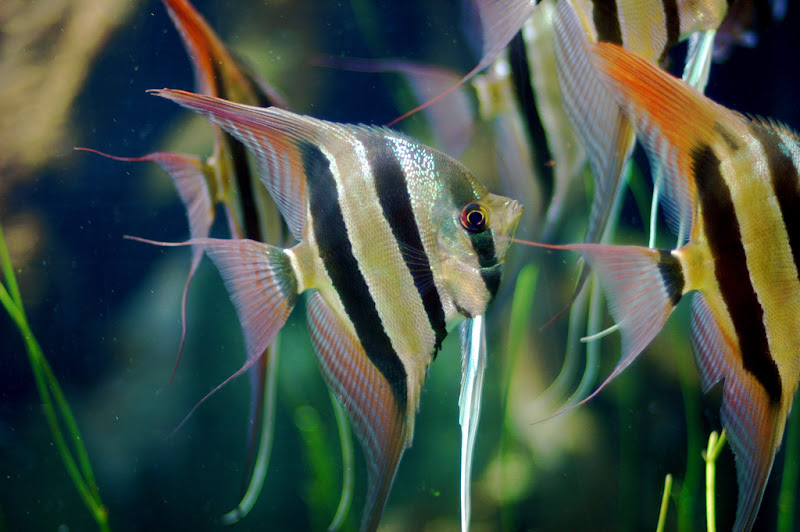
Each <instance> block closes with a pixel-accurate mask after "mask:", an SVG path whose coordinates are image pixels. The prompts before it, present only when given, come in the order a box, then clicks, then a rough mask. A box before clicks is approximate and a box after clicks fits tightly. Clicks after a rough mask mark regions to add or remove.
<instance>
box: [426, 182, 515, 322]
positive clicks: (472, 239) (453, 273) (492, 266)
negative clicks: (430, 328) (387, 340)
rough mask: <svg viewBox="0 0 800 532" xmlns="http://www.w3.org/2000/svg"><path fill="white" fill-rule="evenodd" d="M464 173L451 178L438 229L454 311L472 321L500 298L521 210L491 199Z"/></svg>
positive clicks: (438, 210)
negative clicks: (506, 262) (506, 261)
mask: <svg viewBox="0 0 800 532" xmlns="http://www.w3.org/2000/svg"><path fill="white" fill-rule="evenodd" d="M461 170H462V171H461V172H457V173H456V175H451V176H448V177H449V179H450V182H448V183H446V186H445V193H443V194H442V195H441V197H440V198H439V199H438V201H437V204H438V205H435V207H434V216H435V217H436V218H438V219H436V218H435V219H434V226H435V227H437V228H438V235H437V253H438V255H439V258H440V260H441V265H442V277H443V281H444V285H445V289H446V290H447V292H448V295H449V296H450V298H451V299H452V301H453V303H454V305H455V308H456V309H458V311H459V312H460V313H461V314H463V315H464V316H467V317H472V316H477V315H480V314H482V313H483V312H484V310H485V309H486V306H487V305H488V304H489V302H491V300H492V299H493V298H494V296H495V295H496V294H497V290H498V288H499V286H500V279H501V277H502V273H503V266H504V263H505V257H506V252H507V251H508V246H509V244H510V243H511V238H512V237H513V235H514V231H515V230H516V228H517V224H518V223H519V220H520V216H521V215H522V205H520V203H519V202H518V201H516V200H513V199H511V198H507V197H504V196H498V195H496V194H492V193H490V192H489V191H488V190H487V189H486V187H484V186H483V185H482V184H481V183H480V182H478V181H477V179H475V178H474V176H472V174H471V173H469V171H468V170H466V169H463V168H462V169H461ZM459 178H460V179H459Z"/></svg>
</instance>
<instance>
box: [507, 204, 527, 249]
mask: <svg viewBox="0 0 800 532" xmlns="http://www.w3.org/2000/svg"><path fill="white" fill-rule="evenodd" d="M523 210H524V207H523V206H522V204H521V203H520V202H518V201H517V200H513V199H510V200H508V201H506V204H505V209H504V211H503V218H504V220H505V221H504V223H503V233H504V234H505V235H506V236H507V238H508V239H509V241H510V240H511V237H513V236H514V233H515V232H516V230H517V225H519V220H520V218H521V217H522V211H523Z"/></svg>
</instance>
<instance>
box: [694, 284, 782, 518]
mask: <svg viewBox="0 0 800 532" xmlns="http://www.w3.org/2000/svg"><path fill="white" fill-rule="evenodd" d="M692 347H693V351H694V354H695V360H696V361H697V366H698V369H699V372H700V381H701V384H702V386H703V391H706V392H707V391H708V390H709V389H710V388H712V387H713V386H714V385H715V384H716V383H718V382H720V381H724V385H723V397H722V425H723V427H725V430H726V432H727V434H728V441H729V442H730V445H731V448H732V449H733V453H734V456H735V457H736V479H737V484H738V487H739V495H738V502H737V510H736V521H735V524H734V527H733V530H736V531H741V530H750V529H751V528H752V526H753V523H754V521H755V519H756V516H757V514H758V508H759V506H760V505H761V499H762V497H763V496H764V490H765V488H766V485H767V480H768V479H769V473H770V471H771V469H772V463H773V461H774V459H775V454H776V453H777V451H778V447H779V446H780V442H781V438H782V436H783V429H784V426H785V424H786V416H787V415H788V407H786V408H785V409H784V410H782V409H781V407H780V405H779V404H774V403H772V402H771V401H770V398H769V397H768V395H767V393H766V391H765V390H764V388H763V386H762V385H760V384H759V383H758V381H757V380H756V379H755V377H753V376H752V375H751V374H750V373H748V372H747V371H746V370H745V369H744V367H742V363H741V359H742V358H741V353H740V352H739V348H738V345H735V344H731V343H730V342H729V341H726V339H725V337H724V335H723V333H722V330H721V328H720V326H719V325H718V323H717V320H716V318H715V317H714V314H713V312H712V310H711V307H710V306H709V305H708V302H707V301H706V299H705V298H704V297H703V296H702V295H701V294H695V295H694V298H693V300H692Z"/></svg>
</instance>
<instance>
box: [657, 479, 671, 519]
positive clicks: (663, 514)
mask: <svg viewBox="0 0 800 532" xmlns="http://www.w3.org/2000/svg"><path fill="white" fill-rule="evenodd" d="M671 493H672V475H670V474H669V473H667V476H666V477H664V494H663V495H662V496H661V509H660V510H659V511H658V524H657V525H656V532H664V526H665V525H666V523H667V507H669V497H670V494H671Z"/></svg>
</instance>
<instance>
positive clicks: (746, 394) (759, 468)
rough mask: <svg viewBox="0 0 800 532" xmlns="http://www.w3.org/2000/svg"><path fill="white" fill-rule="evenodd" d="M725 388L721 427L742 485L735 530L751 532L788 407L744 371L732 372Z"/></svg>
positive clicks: (779, 442)
mask: <svg viewBox="0 0 800 532" xmlns="http://www.w3.org/2000/svg"><path fill="white" fill-rule="evenodd" d="M724 389H725V391H724V396H723V399H722V426H723V427H725V430H726V431H727V433H728V441H729V442H730V445H731V448H732V449H733V454H734V455H735V456H736V480H737V485H738V488H739V495H738V498H737V504H736V521H735V522H734V525H733V530H734V531H735V532H741V531H749V530H751V529H752V528H753V523H754V522H755V520H756V516H757V515H758V509H759V506H761V499H762V498H763V497H764V490H765V489H766V487H767V480H768V479H769V473H770V471H771V470H772V463H773V461H774V460H775V454H776V453H777V452H778V448H779V447H780V444H781V439H782V437H783V429H784V427H785V425H786V416H787V415H788V408H787V409H786V410H785V411H781V410H780V409H779V405H774V404H772V403H771V402H770V399H769V397H768V396H767V393H766V391H765V390H764V387H763V386H762V385H761V384H760V383H759V382H758V381H757V380H756V379H755V378H753V376H752V375H751V374H749V373H747V372H745V371H735V372H734V371H730V372H729V373H728V375H727V376H726V377H725V388H724Z"/></svg>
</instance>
